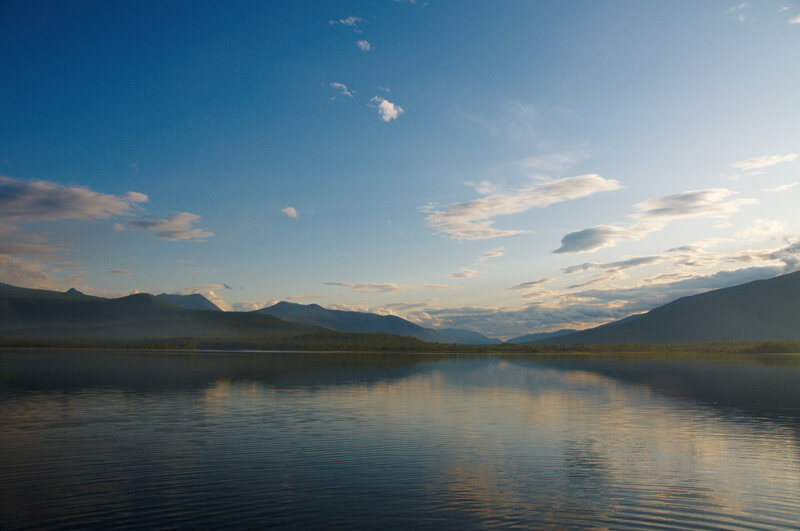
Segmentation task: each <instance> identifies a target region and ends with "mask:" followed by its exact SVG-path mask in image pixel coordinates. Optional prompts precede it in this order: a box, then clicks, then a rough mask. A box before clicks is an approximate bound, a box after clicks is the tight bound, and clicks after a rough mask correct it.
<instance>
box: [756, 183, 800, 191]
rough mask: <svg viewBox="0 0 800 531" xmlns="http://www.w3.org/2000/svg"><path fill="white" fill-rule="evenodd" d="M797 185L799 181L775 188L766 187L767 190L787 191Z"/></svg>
mask: <svg viewBox="0 0 800 531" xmlns="http://www.w3.org/2000/svg"><path fill="white" fill-rule="evenodd" d="M795 186H797V183H789V184H782V185H780V186H776V187H774V188H764V191H765V192H785V191H786V190H790V189H792V188H794V187H795Z"/></svg>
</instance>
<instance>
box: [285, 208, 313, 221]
mask: <svg viewBox="0 0 800 531" xmlns="http://www.w3.org/2000/svg"><path fill="white" fill-rule="evenodd" d="M281 212H283V213H284V214H286V215H287V216H288V217H290V218H292V219H297V218H298V217H299V216H300V215H299V214H298V213H297V209H295V208H294V207H286V208H284V209H282V210H281ZM312 217H313V216H312Z"/></svg>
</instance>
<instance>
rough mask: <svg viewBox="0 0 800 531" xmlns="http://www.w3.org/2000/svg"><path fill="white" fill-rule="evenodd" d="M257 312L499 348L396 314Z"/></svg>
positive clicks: (293, 308)
mask: <svg viewBox="0 0 800 531" xmlns="http://www.w3.org/2000/svg"><path fill="white" fill-rule="evenodd" d="M256 313H261V314H265V315H272V316H273V317H278V318H280V319H283V320H284V321H290V322H292V323H302V324H309V325H316V326H321V327H323V328H328V329H330V330H336V331H337V332H361V333H364V332H383V333H386V334H396V335H401V336H411V337H414V338H417V339H419V340H421V341H428V342H432V343H452V344H457V345H499V344H500V343H502V341H500V340H499V339H494V338H490V337H486V336H484V335H482V334H479V333H478V332H473V331H471V330H459V329H457V328H425V327H422V326H420V325H418V324H414V323H412V322H410V321H406V320H405V319H402V318H400V317H397V316H395V315H377V314H374V313H366V312H353V311H344V310H329V309H327V308H323V307H322V306H320V305H318V304H295V303H291V302H286V301H282V302H279V303H277V304H275V305H273V306H268V307H266V308H262V309H260V310H256Z"/></svg>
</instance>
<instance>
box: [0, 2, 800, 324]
mask: <svg viewBox="0 0 800 531" xmlns="http://www.w3.org/2000/svg"><path fill="white" fill-rule="evenodd" d="M751 4H752V5H748V4H746V3H737V2H715V1H708V2H694V1H690V2H661V3H655V2H634V1H631V2H623V1H619V2H577V1H576V2H532V1H531V2H528V1H524V2H523V1H508V2H488V1H487V2H477V1H466V0H460V1H458V2H455V1H449V2H448V1H442V0H430V1H428V2H423V1H417V2H398V1H392V0H386V1H369V2H283V3H279V2H263V3H245V2H228V3H219V2H184V3H181V2H170V3H166V4H165V3H163V2H151V3H148V2H136V3H134V2H129V3H128V2H52V3H49V2H35V1H34V2H14V1H7V2H4V3H2V4H0V71H2V72H4V76H3V77H4V83H3V84H2V85H0V176H2V180H0V281H2V282H8V283H11V284H16V285H24V286H30V287H41V288H48V289H67V288H69V287H71V286H77V287H78V288H79V289H81V290H84V291H86V292H87V293H95V294H100V295H106V296H112V295H121V294H126V293H130V292H133V291H136V290H140V291H147V292H164V291H166V292H181V293H192V292H199V293H203V294H205V295H207V296H208V297H209V298H211V299H212V300H214V301H215V302H217V303H218V304H220V305H221V306H223V307H225V308H226V309H229V308H233V309H239V310H246V309H255V308H258V307H261V306H264V305H267V304H269V303H271V302H274V301H276V300H292V301H295V302H302V303H311V302H315V303H318V304H321V305H323V306H327V307H335V308H352V309H360V310H369V311H376V312H379V313H395V314H398V315H401V316H403V317H406V318H409V319H412V320H415V321H416V322H419V323H421V324H424V325H427V326H456V327H462V328H470V329H474V330H478V331H480V332H483V333H486V334H490V335H495V336H499V337H511V336H513V335H517V334H521V333H526V332H532V331H543V330H552V329H556V328H560V327H564V326H575V327H583V326H590V325H593V324H598V323H602V322H606V321H608V320H610V319H614V318H619V317H623V316H625V315H628V314H630V313H632V312H640V311H644V310H647V309H649V308H651V307H653V306H654V305H657V304H661V303H663V302H666V301H668V300H671V299H672V298H675V297H677V296H681V295H686V294H691V293H697V292H699V291H703V290H708V289H713V288H716V287H721V286H725V285H732V284H737V283H740V282H744V281H747V280H751V279H755V278H766V277H769V276H774V275H777V274H780V273H783V272H788V271H792V270H795V269H797V267H798V264H800V262H798V258H799V257H800V243H798V242H800V240H799V239H798V235H799V231H800V214H798V212H797V206H796V205H797V204H798V200H799V199H800V186H797V183H798V182H800V158H798V155H797V154H798V153H799V152H800V127H798V125H797V124H798V123H800V104H798V97H797V94H800V71H798V68H797V58H798V57H800V5H798V3H797V2H796V1H784V2H781V1H776V2H772V1H764V2H758V3H755V2H752V3H751Z"/></svg>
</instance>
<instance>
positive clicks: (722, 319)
mask: <svg viewBox="0 0 800 531" xmlns="http://www.w3.org/2000/svg"><path fill="white" fill-rule="evenodd" d="M769 340H784V341H793V340H794V341H796V340H800V272H795V273H790V274H786V275H782V276H778V277H775V278H771V279H767V280H757V281H754V282H749V283H747V284H741V285H738V286H733V287H729V288H722V289H717V290H714V291H709V292H706V293H701V294H698V295H692V296H688V297H682V298H680V299H677V300H675V301H672V302H670V303H668V304H665V305H663V306H660V307H658V308H655V309H653V310H651V311H649V312H647V313H643V314H638V315H632V316H629V317H626V318H625V319H621V320H619V321H616V322H612V323H607V324H605V325H602V326H598V327H596V328H592V329H588V330H579V331H575V330H570V329H564V330H558V331H555V332H544V333H534V334H526V335H524V336H520V337H517V338H513V339H510V340H508V341H507V343H509V344H520V345H525V344H562V345H576V344H624V343H653V344H661V343H706V342H723V341H753V342H755V341H769ZM159 341H160V342H164V343H170V344H179V343H180V344H183V343H186V344H189V343H195V344H196V343H197V341H200V342H201V343H202V344H203V345H206V346H215V345H225V346H236V345H238V346H241V347H242V348H267V347H269V348H327V349H332V348H339V349H349V348H362V347H363V348H368V347H370V348H371V347H375V349H381V348H398V349H402V348H406V347H408V348H409V349H412V348H413V349H421V348H425V347H424V345H425V343H424V342H428V343H434V342H436V343H445V344H457V345H498V344H500V343H501V341H500V340H497V339H492V338H488V337H486V336H484V335H481V334H479V333H477V332H472V331H468V330H459V329H449V328H448V329H433V328H425V327H422V326H419V325H417V324H414V323H412V322H410V321H407V320H405V319H401V318H400V317H397V316H392V315H377V314H372V313H365V312H352V311H341V310H330V309H326V308H323V307H321V306H319V305H317V304H308V305H303V304H294V303H290V302H280V303H278V304H275V305H273V306H269V307H266V308H262V309H260V310H256V311H254V312H223V311H221V310H220V309H219V308H218V307H216V306H215V305H214V304H212V303H211V302H210V301H208V299H206V298H205V297H203V296H202V295H169V294H163V293H162V294H160V295H157V296H154V295H150V294H147V293H139V294H135V295H128V296H125V297H119V298H114V299H107V298H102V297H94V296H90V295H86V294H83V293H81V292H80V291H78V290H75V289H70V290H68V291H67V292H57V291H48V290H38V289H29V288H20V287H15V286H11V285H8V284H0V343H4V344H14V343H26V344H34V343H36V344H41V343H47V344H56V343H60V344H85V345H89V344H100V343H102V344H119V345H122V344H127V345H130V344H142V342H145V343H148V344H152V343H154V342H159ZM37 342H38V343H37Z"/></svg>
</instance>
